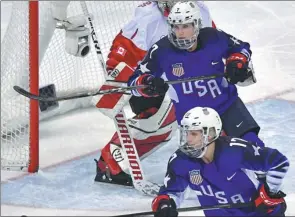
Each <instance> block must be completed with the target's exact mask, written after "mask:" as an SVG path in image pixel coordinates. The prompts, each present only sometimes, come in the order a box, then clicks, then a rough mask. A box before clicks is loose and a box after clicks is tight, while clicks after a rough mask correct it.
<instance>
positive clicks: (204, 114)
mask: <svg viewBox="0 0 295 217" xmlns="http://www.w3.org/2000/svg"><path fill="white" fill-rule="evenodd" d="M221 128H222V122H221V119H220V116H219V114H218V113H217V112H216V111H215V110H214V109H212V108H209V107H195V108H193V109H191V110H189V111H188V112H186V113H185V115H184V116H183V118H182V120H181V125H180V147H179V149H180V150H181V151H182V152H183V153H185V154H187V155H188V156H190V157H194V158H201V157H203V156H204V154H205V152H206V150H207V146H208V145H210V144H211V143H212V142H213V141H214V140H216V139H217V138H218V137H219V136H220V133H221ZM191 130H199V131H201V135H202V137H201V139H200V144H188V141H187V135H188V131H191Z"/></svg>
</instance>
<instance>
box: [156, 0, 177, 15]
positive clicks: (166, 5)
mask: <svg viewBox="0 0 295 217" xmlns="http://www.w3.org/2000/svg"><path fill="white" fill-rule="evenodd" d="M176 2H178V1H173V0H171V1H157V3H158V7H159V9H160V10H161V11H162V13H163V15H164V16H165V17H168V15H169V13H170V11H171V8H172V7H173V5H175V4H176Z"/></svg>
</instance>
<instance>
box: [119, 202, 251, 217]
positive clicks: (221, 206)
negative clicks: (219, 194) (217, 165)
mask: <svg viewBox="0 0 295 217" xmlns="http://www.w3.org/2000/svg"><path fill="white" fill-rule="evenodd" d="M253 205H254V204H253V202H248V203H232V204H231V203H228V204H217V205H208V206H193V207H184V208H179V209H177V211H178V212H189V211H198V210H211V209H226V208H244V207H250V206H253ZM153 214H155V212H152V211H150V212H138V213H132V214H125V215H116V216H114V217H135V216H146V215H153Z"/></svg>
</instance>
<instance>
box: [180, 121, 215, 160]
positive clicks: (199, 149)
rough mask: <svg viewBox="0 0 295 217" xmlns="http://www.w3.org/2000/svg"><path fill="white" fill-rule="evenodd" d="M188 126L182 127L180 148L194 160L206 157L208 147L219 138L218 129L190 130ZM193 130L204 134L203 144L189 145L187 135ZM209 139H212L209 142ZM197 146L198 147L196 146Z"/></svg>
mask: <svg viewBox="0 0 295 217" xmlns="http://www.w3.org/2000/svg"><path fill="white" fill-rule="evenodd" d="M189 128H190V127H188V126H181V127H180V146H179V149H180V150H181V151H182V152H183V153H185V154H186V155H188V156H189V157H192V158H201V157H203V156H204V154H205V153H206V150H207V146H208V145H210V144H211V142H213V141H214V140H216V139H217V138H218V136H219V135H217V132H216V129H215V128H214V127H212V128H210V129H209V128H207V127H204V128H202V129H200V128H199V129H189ZM191 130H200V131H201V133H202V139H201V144H188V142H187V135H188V133H189V131H191ZM209 137H210V138H211V139H210V141H209ZM196 145H197V146H196Z"/></svg>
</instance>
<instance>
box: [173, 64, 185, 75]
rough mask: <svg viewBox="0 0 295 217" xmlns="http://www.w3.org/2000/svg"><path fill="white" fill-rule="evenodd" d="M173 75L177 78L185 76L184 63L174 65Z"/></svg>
mask: <svg viewBox="0 0 295 217" xmlns="http://www.w3.org/2000/svg"><path fill="white" fill-rule="evenodd" d="M172 74H173V75H175V76H177V77H180V76H182V75H184V69H183V67H182V63H175V64H173V65H172Z"/></svg>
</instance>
